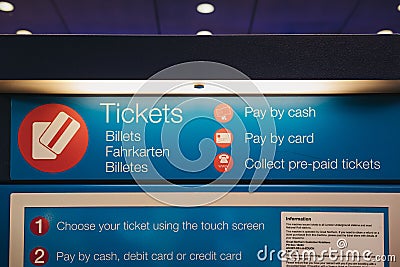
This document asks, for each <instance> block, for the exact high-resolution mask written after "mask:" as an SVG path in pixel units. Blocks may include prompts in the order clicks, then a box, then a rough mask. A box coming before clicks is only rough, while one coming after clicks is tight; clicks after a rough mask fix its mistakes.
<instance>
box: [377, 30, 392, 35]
mask: <svg viewBox="0 0 400 267" xmlns="http://www.w3.org/2000/svg"><path fill="white" fill-rule="evenodd" d="M377 33H378V34H393V31H391V30H388V29H385V30H380V31H379V32H377Z"/></svg>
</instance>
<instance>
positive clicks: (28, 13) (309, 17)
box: [0, 0, 400, 34]
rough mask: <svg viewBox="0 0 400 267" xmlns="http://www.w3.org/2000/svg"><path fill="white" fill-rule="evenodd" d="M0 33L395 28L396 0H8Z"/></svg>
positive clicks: (399, 0)
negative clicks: (208, 9)
mask: <svg viewBox="0 0 400 267" xmlns="http://www.w3.org/2000/svg"><path fill="white" fill-rule="evenodd" d="M0 1H2V0H0ZM8 2H11V3H12V4H13V5H14V10H13V11H12V12H2V11H0V33H3V34H14V33H16V31H17V30H19V29H26V30H29V31H31V32H32V33H34V34H196V33H197V32H198V31H200V30H209V31H211V32H213V33H214V34H249V33H250V34H263V33H267V34H268V33H278V34H291V33H295V34H296V33H297V34H302V33H328V34H329V33H332V34H337V33H339V34H340V33H343V34H347V33H348V34H353V33H362V34H364V33H377V32H378V31H380V30H382V29H390V30H392V31H393V32H399V31H400V12H399V11H398V8H399V4H400V0H329V1H328V0H214V1H213V0H208V1H204V2H208V3H211V4H213V5H214V6H215V11H214V12H213V13H211V14H200V13H198V12H197V11H196V7H197V5H198V4H199V3H201V2H203V1H198V0H112V1H111V0H34V1H33V0H9V1H8Z"/></svg>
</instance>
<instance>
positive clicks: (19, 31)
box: [17, 30, 32, 34]
mask: <svg viewBox="0 0 400 267" xmlns="http://www.w3.org/2000/svg"><path fill="white" fill-rule="evenodd" d="M17 34H32V33H31V32H30V31H28V30H18V31H17Z"/></svg>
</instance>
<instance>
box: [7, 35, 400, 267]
mask: <svg viewBox="0 0 400 267" xmlns="http://www.w3.org/2000/svg"><path fill="white" fill-rule="evenodd" d="M0 48H1V49H2V51H5V52H4V54H3V56H2V61H1V64H0V77H1V80H0V112H1V116H0V122H1V125H2V128H1V140H0V148H1V151H2V153H1V155H0V182H1V185H0V212H1V215H2V220H1V227H0V237H1V239H0V240H1V241H0V243H1V245H0V247H1V248H2V249H1V250H0V266H10V267H30V266H71V267H72V266H283V267H289V266H301V267H303V266H304V267H305V266H400V265H399V263H398V262H396V260H400V259H399V257H400V239H399V236H398V226H399V225H400V215H399V210H400V186H399V179H400V172H399V162H400V157H399V149H400V137H399V136H400V123H399V117H400V95H399V92H400V91H399V88H400V82H399V73H400V61H399V57H400V46H399V37H398V36H395V35H394V36H307V35H304V36H213V37H182V36H180V37H179V36H169V37H151V36H141V37H134V36H26V37H21V36H2V37H0Z"/></svg>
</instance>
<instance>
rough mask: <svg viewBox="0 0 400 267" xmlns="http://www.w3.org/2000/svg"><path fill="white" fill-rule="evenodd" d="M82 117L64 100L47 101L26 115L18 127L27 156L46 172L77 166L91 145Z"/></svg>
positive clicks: (19, 140)
mask: <svg viewBox="0 0 400 267" xmlns="http://www.w3.org/2000/svg"><path fill="white" fill-rule="evenodd" d="M88 139H89V137H88V130H87V127H86V124H85V122H84V120H83V119H82V117H81V116H80V115H79V114H78V113H77V112H76V111H75V110H73V109H72V108H70V107H68V106H65V105H61V104H46V105H42V106H39V107H37V108H35V109H33V110H32V111H31V112H29V113H28V115H26V116H25V118H24V120H23V121H22V123H21V126H20V127H19V131H18V147H19V150H20V151H21V154H22V156H23V157H24V159H25V160H26V161H27V162H28V163H29V164H30V165H31V166H32V167H34V168H36V169H38V170H40V171H42V172H50V173H56V172H63V171H66V170H68V169H70V168H72V167H73V166H75V165H76V164H77V163H78V162H79V161H80V160H81V159H82V157H83V155H84V154H85V152H86V148H87V145H88Z"/></svg>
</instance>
